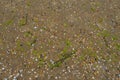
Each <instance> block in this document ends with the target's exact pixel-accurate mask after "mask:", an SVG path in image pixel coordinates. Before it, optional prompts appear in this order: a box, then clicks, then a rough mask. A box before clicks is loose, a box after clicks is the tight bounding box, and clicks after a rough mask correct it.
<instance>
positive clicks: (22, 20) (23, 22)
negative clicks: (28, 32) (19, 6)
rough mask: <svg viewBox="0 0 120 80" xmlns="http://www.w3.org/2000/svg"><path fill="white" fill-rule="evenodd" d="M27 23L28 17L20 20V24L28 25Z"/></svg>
mask: <svg viewBox="0 0 120 80" xmlns="http://www.w3.org/2000/svg"><path fill="white" fill-rule="evenodd" d="M26 24H27V22H26V19H25V18H23V19H21V20H20V21H19V25H20V26H24V25H26Z"/></svg>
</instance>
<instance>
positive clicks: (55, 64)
mask: <svg viewBox="0 0 120 80" xmlns="http://www.w3.org/2000/svg"><path fill="white" fill-rule="evenodd" d="M75 53H76V51H75V50H73V51H72V52H71V53H66V54H61V58H60V59H59V60H57V61H55V62H54V64H52V63H50V64H49V67H50V68H51V69H53V68H55V67H59V66H61V65H62V64H63V63H64V62H65V61H66V60H67V59H69V58H70V57H71V56H72V55H73V54H75Z"/></svg>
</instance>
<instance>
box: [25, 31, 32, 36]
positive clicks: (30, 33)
mask: <svg viewBox="0 0 120 80" xmlns="http://www.w3.org/2000/svg"><path fill="white" fill-rule="evenodd" d="M32 35H33V34H32V32H31V31H27V32H25V33H24V36H25V37H32Z"/></svg>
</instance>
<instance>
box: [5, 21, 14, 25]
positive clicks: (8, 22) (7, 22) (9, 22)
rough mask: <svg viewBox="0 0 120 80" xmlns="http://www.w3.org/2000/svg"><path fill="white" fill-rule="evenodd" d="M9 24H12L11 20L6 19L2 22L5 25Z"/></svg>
mask: <svg viewBox="0 0 120 80" xmlns="http://www.w3.org/2000/svg"><path fill="white" fill-rule="evenodd" d="M11 24H13V20H8V21H6V22H5V23H3V25H5V26H8V25H11Z"/></svg>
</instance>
